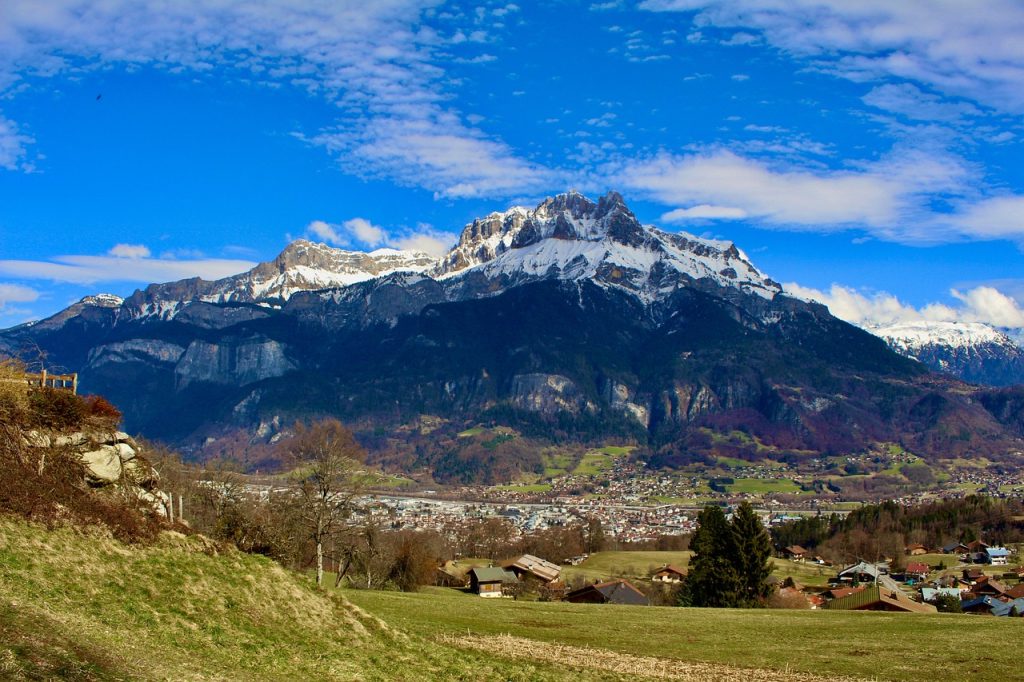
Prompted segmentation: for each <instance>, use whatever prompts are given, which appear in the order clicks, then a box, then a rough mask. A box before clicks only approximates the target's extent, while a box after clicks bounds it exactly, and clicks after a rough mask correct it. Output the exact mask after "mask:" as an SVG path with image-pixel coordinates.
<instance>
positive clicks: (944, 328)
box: [864, 320, 1017, 352]
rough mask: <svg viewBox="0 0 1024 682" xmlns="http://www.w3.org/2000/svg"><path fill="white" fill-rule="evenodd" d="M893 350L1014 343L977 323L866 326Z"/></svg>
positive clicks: (1011, 344) (900, 323) (903, 323)
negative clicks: (933, 346)
mask: <svg viewBox="0 0 1024 682" xmlns="http://www.w3.org/2000/svg"><path fill="white" fill-rule="evenodd" d="M864 328H865V329H866V330H867V331H869V332H871V333H873V334H875V335H876V336H880V337H882V338H883V339H885V341H886V342H887V343H888V344H889V345H890V346H892V347H893V348H896V349H899V350H901V351H906V352H913V351H914V350H916V349H920V348H923V347H925V346H929V345H937V346H946V347H949V348H970V347H976V346H983V345H990V344H995V345H999V346H1007V347H1013V348H1015V347H1017V344H1016V343H1014V341H1013V340H1012V339H1011V338H1010V337H1009V336H1007V335H1006V334H1004V333H1003V332H1000V331H998V330H996V329H994V328H993V327H990V326H989V325H987V324H982V323H980V322H929V321H923V320H922V321H919V322H897V323H894V324H886V325H865V326H864Z"/></svg>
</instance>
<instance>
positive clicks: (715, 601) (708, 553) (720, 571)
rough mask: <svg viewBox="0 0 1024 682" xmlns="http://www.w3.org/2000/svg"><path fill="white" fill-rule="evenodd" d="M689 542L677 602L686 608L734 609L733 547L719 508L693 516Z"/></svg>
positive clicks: (736, 597)
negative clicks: (694, 523) (686, 568)
mask: <svg viewBox="0 0 1024 682" xmlns="http://www.w3.org/2000/svg"><path fill="white" fill-rule="evenodd" d="M697 522H698V524H699V527H698V528H697V532H696V533H694V535H693V539H692V540H691V541H690V549H692V550H693V552H694V554H693V556H692V557H690V564H689V571H688V574H687V576H686V583H685V584H684V586H683V592H682V595H681V598H680V603H682V604H685V605H688V606H711V607H730V606H738V605H739V602H740V600H741V598H742V591H741V590H742V583H741V581H740V576H739V574H738V573H737V572H736V567H735V564H736V557H737V548H736V542H735V539H734V537H733V533H732V531H731V528H730V526H729V523H728V521H726V519H725V514H724V513H723V512H722V509H721V507H717V506H713V505H708V506H707V507H705V508H704V511H702V512H701V513H700V515H699V516H698V517H697Z"/></svg>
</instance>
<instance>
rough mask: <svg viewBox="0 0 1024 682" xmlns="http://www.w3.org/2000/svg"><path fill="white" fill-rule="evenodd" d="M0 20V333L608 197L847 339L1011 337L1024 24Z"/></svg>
mask: <svg viewBox="0 0 1024 682" xmlns="http://www.w3.org/2000/svg"><path fill="white" fill-rule="evenodd" d="M964 7H965V5H964V3H961V2H943V1H935V2H929V3H924V2H909V1H908V2H902V3H892V2H888V1H885V2H883V1H881V0H862V1H861V2H857V3H850V2H843V1H841V0H788V1H783V0H720V1H718V2H700V1H698V0H647V1H646V2H639V3H637V2H569V1H566V2H546V3H527V2H518V3H516V4H509V3H506V2H498V3H456V2H435V1H432V0H408V1H407V0H381V1H377V2H372V3H366V2H346V1H338V0H331V1H323V2H302V3H300V2H284V1H281V2H274V1H272V0H268V1H266V2H262V3H251V2H248V3H246V2H239V1H235V0H219V1H218V2H203V3H199V2H196V3H190V2H184V1H183V2H176V3H166V2H162V1H158V0H131V1H129V0H105V1H104V2H87V1H84V0H5V2H3V3H0V327H6V326H10V325H13V324H17V323H20V322H23V321H25V320H28V319H33V318H38V317H41V316H45V315H48V314H51V313H53V312H55V311H57V310H59V309H61V308H63V307H64V306H66V305H67V304H68V303H69V302H71V301H73V300H77V299H78V298H80V297H81V296H83V295H85V294H88V293H95V292H100V291H109V292H112V293H117V294H121V295H127V294H130V293H131V292H132V291H133V290H134V289H135V288H138V287H140V286H143V285H145V284H146V283H148V282H152V281H167V280H171V279H178V278H182V277H187V276H195V275H199V276H203V277H206V278H215V277H219V276H224V275H227V274H231V273H233V272H237V271H241V270H244V269H247V268H248V267H251V265H252V264H253V263H255V262H257V261H260V260H268V259H270V258H273V256H275V255H276V254H277V253H278V252H279V251H280V250H281V249H282V248H283V247H284V246H285V245H286V244H287V242H288V240H290V239H294V238H297V237H302V236H309V237H315V238H326V239H328V240H329V241H331V242H332V243H334V244H335V245H338V246H343V247H346V248H358V249H370V248H374V247H377V246H383V245H388V246H396V247H408V248H423V249H433V250H437V249H441V248H443V247H444V246H446V245H447V244H448V243H451V242H453V241H454V240H455V238H456V237H455V235H456V234H457V232H458V230H459V229H460V228H461V226H462V225H463V224H465V223H466V222H468V221H470V220H471V219H472V218H473V217H476V216H479V215H483V214H486V213H488V212H490V211H492V210H499V209H503V208H506V207H507V206H509V205H510V204H514V203H523V204H527V205H530V204H533V203H535V202H536V201H538V200H539V199H541V198H543V197H544V196H546V195H550V194H554V193H557V192H560V191H564V190H565V189H568V188H570V187H572V188H577V189H579V190H581V191H584V192H586V193H589V194H591V195H598V194H602V193H604V192H605V191H606V190H608V189H613V188H614V189H618V190H619V191H621V192H622V193H623V195H624V196H625V197H626V200H627V202H628V203H629V204H630V205H631V206H632V207H633V209H634V211H635V212H636V213H637V214H638V216H639V217H640V218H641V220H643V221H644V222H648V223H653V224H657V225H659V226H661V227H663V228H666V229H678V230H685V231H688V232H691V233H694V234H698V235H707V236H715V237H720V238H727V239H731V240H733V241H735V242H736V243H737V244H738V245H739V246H740V247H741V248H742V249H744V250H745V251H746V252H747V253H748V254H749V255H750V257H751V258H752V259H753V260H754V262H755V263H756V264H757V265H758V266H759V267H760V268H761V269H762V270H763V271H765V272H766V273H767V274H769V275H771V276H772V277H774V278H775V279H777V280H779V281H781V282H784V283H787V284H790V287H789V288H790V289H791V290H793V291H795V292H797V293H800V294H802V295H807V296H813V297H815V298H818V299H819V300H823V301H825V302H826V303H829V304H830V305H831V307H832V308H833V312H836V313H837V314H839V315H841V316H842V317H845V318H846V319H850V320H851V321H855V322H860V323H871V322H886V321H895V320H905V319H934V320H939V319H942V320H951V319H956V320H966V321H981V322H988V323H992V324H997V325H1000V326H1007V327H1018V328H1019V327H1024V312H1022V309H1021V305H1020V304H1021V303H1022V302H1024V276H1022V272H1024V268H1022V266H1024V256H1022V251H1021V245H1022V244H1024V155H1022V154H1021V152H1022V141H1024V125H1022V123H1024V121H1022V118H1021V114H1022V113H1024V41H1022V40H1020V36H1022V35H1024V6H1021V5H1020V4H1019V3H1016V2H1012V1H1010V0H991V1H988V2H977V3H972V4H971V7H972V9H971V11H970V12H966V11H965V9H964Z"/></svg>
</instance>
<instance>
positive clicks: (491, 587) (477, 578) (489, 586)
mask: <svg viewBox="0 0 1024 682" xmlns="http://www.w3.org/2000/svg"><path fill="white" fill-rule="evenodd" d="M518 580H519V579H518V578H516V576H515V574H514V573H512V572H511V571H506V570H505V569H504V568H498V567H497V566H490V567H487V568H479V567H477V568H471V569H470V570H469V588H470V590H472V591H473V592H474V593H475V594H479V595H480V596H481V597H501V596H503V593H502V584H503V583H515V582H518Z"/></svg>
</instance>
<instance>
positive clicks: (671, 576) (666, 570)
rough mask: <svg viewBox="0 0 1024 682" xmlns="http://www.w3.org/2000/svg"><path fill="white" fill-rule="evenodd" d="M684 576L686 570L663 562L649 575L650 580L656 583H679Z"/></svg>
mask: <svg viewBox="0 0 1024 682" xmlns="http://www.w3.org/2000/svg"><path fill="white" fill-rule="evenodd" d="M685 577H686V571H684V570H683V569H681V568H679V567H678V566H673V565H672V564H665V565H664V566H662V567H661V568H659V569H658V571H657V572H656V573H655V574H654V575H653V576H651V580H652V581H654V582H656V583H681V582H683V578H685Z"/></svg>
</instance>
